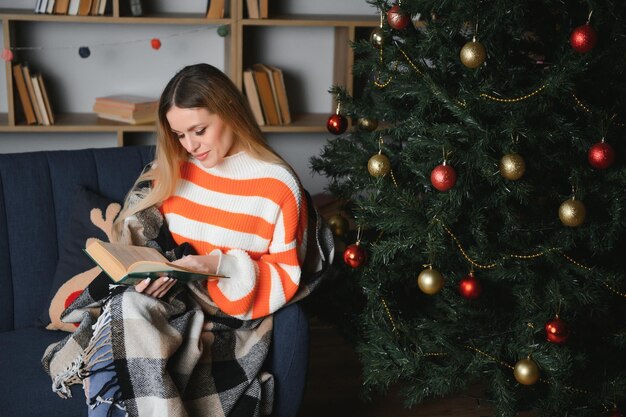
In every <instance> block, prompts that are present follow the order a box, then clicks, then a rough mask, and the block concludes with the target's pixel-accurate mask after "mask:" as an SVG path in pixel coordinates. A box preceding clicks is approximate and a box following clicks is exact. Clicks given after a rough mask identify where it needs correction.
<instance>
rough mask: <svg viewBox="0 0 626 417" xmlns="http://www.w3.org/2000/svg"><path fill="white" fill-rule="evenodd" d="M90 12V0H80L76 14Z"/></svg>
mask: <svg viewBox="0 0 626 417" xmlns="http://www.w3.org/2000/svg"><path fill="white" fill-rule="evenodd" d="M90 12H91V0H80V4H79V5H78V15H79V16H89V13H90Z"/></svg>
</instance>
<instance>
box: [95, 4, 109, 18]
mask: <svg viewBox="0 0 626 417" xmlns="http://www.w3.org/2000/svg"><path fill="white" fill-rule="evenodd" d="M108 1H109V0H100V4H99V5H98V16H103V15H104V14H105V13H106V9H107V4H108Z"/></svg>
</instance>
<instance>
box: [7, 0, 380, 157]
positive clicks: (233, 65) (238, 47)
mask: <svg viewBox="0 0 626 417" xmlns="http://www.w3.org/2000/svg"><path fill="white" fill-rule="evenodd" d="M111 1H112V2H113V3H112V7H111V10H110V11H109V13H108V15H103V16H67V15H54V14H36V13H34V12H33V11H32V9H2V8H0V20H1V22H2V25H3V32H4V48H5V49H9V48H11V47H12V46H14V45H16V44H17V43H16V39H15V38H16V36H18V35H17V34H18V33H19V30H17V29H16V27H17V26H18V25H20V24H29V25H33V24H34V25H36V24H38V23H39V22H46V23H55V24H59V25H63V24H64V23H69V22H72V23H81V24H85V25H99V24H116V25H117V24H119V25H120V26H119V28H120V29H119V30H124V25H136V24H142V25H143V24H145V25H179V26H181V25H182V26H186V25H188V26H214V27H215V28H217V27H219V26H222V25H227V26H229V29H230V30H229V34H228V35H227V36H226V37H225V39H224V41H225V47H224V54H225V56H224V66H225V68H224V71H225V72H226V73H227V74H228V75H229V77H230V78H231V79H232V80H233V81H234V82H235V84H236V85H237V86H238V87H239V88H240V89H242V85H243V71H244V68H243V66H244V61H245V60H244V49H245V48H244V46H245V45H246V42H247V41H249V39H246V37H247V36H250V35H248V34H247V33H246V31H244V28H245V27H260V28H270V29H271V28H274V27H290V28H294V30H297V29H298V28H306V27H321V28H330V29H331V30H334V44H335V48H334V51H333V57H332V74H333V80H332V81H333V84H334V85H343V86H345V87H346V88H347V89H348V91H349V92H352V88H353V83H354V81H353V78H352V64H353V63H354V56H353V52H352V49H351V48H350V46H349V43H350V42H353V41H355V40H356V38H355V37H356V33H357V29H358V28H373V27H375V26H376V25H377V24H378V20H379V17H378V16H377V15H375V14H372V15H370V16H362V15H350V16H339V17H338V16H337V15H331V14H329V15H319V14H315V15H301V14H299V15H276V16H273V15H271V10H270V16H269V18H268V19H249V18H247V16H245V13H244V9H245V7H244V4H245V1H244V0H231V1H230V2H227V7H228V10H226V11H225V18H223V19H207V18H206V17H205V15H204V14H201V13H167V14H165V13H150V14H147V15H144V16H138V17H135V16H124V15H120V10H121V8H120V3H121V1H123V0H111ZM281 1H283V2H287V3H284V4H288V1H289V0H281ZM228 3H229V4H228ZM16 55H17V57H16V60H18V61H19V51H18V52H17V53H16ZM11 64H12V63H11V62H6V63H5V67H6V86H7V97H6V99H7V101H8V103H7V108H8V112H7V113H5V114H4V115H0V132H31V133H46V132H115V133H117V135H118V144H119V145H120V146H123V145H124V136H125V134H126V133H135V132H154V131H155V126H154V124H146V125H127V124H123V123H116V122H113V121H105V120H102V119H98V118H97V117H96V115H95V114H93V113H70V114H63V113H61V114H58V115H56V119H57V120H56V123H55V124H54V125H52V126H40V125H25V124H23V122H20V121H19V118H18V117H17V115H16V113H20V114H21V110H20V109H19V99H18V98H17V96H16V94H15V92H14V87H13V84H14V81H13V76H12V71H11V70H10V69H11ZM43 72H44V75H45V70H43ZM304 82H306V80H304ZM329 87H330V86H324V88H329ZM288 94H289V91H288ZM16 108H18V109H17V110H16ZM60 110H61V111H62V110H63V109H60ZM85 110H86V111H89V110H91V109H85ZM333 112H334V103H333V105H332V107H331V108H329V109H328V113H323V114H322V113H310V114H306V113H305V114H294V115H293V116H292V118H293V120H292V123H290V124H288V125H281V126H262V131H263V132H271V133H324V132H326V120H327V118H328V115H329V114H332V113H333ZM292 113H293V111H292Z"/></svg>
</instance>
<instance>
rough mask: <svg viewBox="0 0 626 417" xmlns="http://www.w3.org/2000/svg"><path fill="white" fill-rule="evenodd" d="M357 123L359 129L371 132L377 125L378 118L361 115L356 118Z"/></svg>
mask: <svg viewBox="0 0 626 417" xmlns="http://www.w3.org/2000/svg"><path fill="white" fill-rule="evenodd" d="M357 125H358V126H359V129H361V130H365V131H366V132H373V131H374V130H376V128H377V127H378V120H376V119H369V118H367V117H361V118H359V120H357Z"/></svg>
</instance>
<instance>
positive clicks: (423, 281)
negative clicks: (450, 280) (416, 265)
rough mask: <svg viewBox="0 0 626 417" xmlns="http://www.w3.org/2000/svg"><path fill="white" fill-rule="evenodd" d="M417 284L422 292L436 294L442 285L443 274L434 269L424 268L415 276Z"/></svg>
mask: <svg viewBox="0 0 626 417" xmlns="http://www.w3.org/2000/svg"><path fill="white" fill-rule="evenodd" d="M417 286H418V287H419V288H420V290H422V292H423V293H425V294H428V295H433V294H437V293H438V292H439V290H440V289H441V287H443V275H441V272H439V271H437V270H436V269H432V268H430V267H429V268H427V269H424V270H423V271H422V272H420V274H419V275H418V276H417Z"/></svg>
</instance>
